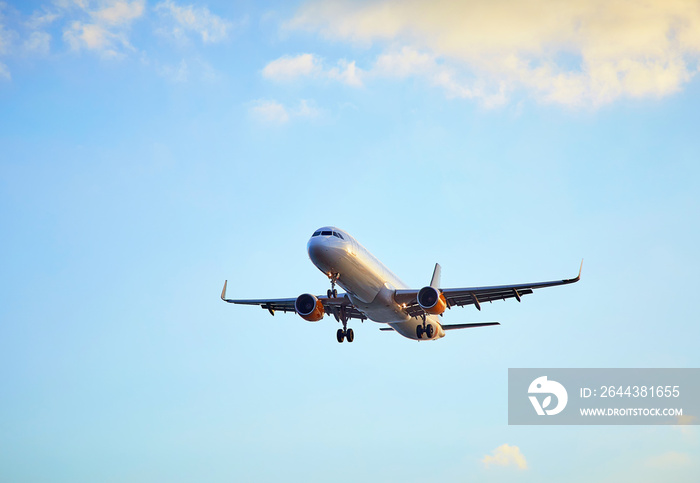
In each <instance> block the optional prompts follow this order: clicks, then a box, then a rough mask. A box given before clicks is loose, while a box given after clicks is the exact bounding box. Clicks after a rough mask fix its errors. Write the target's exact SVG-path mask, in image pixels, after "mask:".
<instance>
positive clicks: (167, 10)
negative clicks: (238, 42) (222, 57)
mask: <svg viewBox="0 0 700 483" xmlns="http://www.w3.org/2000/svg"><path fill="white" fill-rule="evenodd" d="M155 10H156V11H157V12H159V13H161V14H163V15H165V16H168V17H171V18H172V19H173V20H174V22H175V26H173V27H172V28H171V29H170V31H169V34H170V35H172V36H173V37H175V38H184V37H185V31H191V32H195V33H196V34H198V35H199V36H200V37H201V38H202V42H204V43H214V42H221V41H222V40H225V39H226V38H228V33H229V30H231V28H232V24H231V22H229V21H228V20H225V19H223V18H221V17H219V16H217V15H214V14H213V13H211V12H210V11H209V9H208V8H207V7H195V6H193V5H187V6H179V5H177V4H176V3H175V2H173V1H172V0H166V1H164V2H161V3H159V4H158V5H156V7H155Z"/></svg>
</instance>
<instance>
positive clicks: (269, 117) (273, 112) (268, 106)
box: [250, 100, 289, 124]
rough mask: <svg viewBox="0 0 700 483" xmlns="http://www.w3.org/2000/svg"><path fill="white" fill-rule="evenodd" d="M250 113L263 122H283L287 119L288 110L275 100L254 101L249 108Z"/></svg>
mask: <svg viewBox="0 0 700 483" xmlns="http://www.w3.org/2000/svg"><path fill="white" fill-rule="evenodd" d="M250 113H251V114H252V116H253V117H254V118H255V119H257V120H258V121H261V122H264V123H271V124H284V123H286V122H287V121H289V112H287V109H286V108H285V107H284V106H283V105H282V104H280V103H279V102H277V101H270V100H258V101H255V102H254V103H253V106H252V107H251V108H250Z"/></svg>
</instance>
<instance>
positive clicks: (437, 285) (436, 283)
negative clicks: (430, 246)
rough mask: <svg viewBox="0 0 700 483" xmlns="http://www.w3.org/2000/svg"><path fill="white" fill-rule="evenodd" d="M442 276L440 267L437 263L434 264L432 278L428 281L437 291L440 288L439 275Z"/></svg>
mask: <svg viewBox="0 0 700 483" xmlns="http://www.w3.org/2000/svg"><path fill="white" fill-rule="evenodd" d="M441 274H442V267H440V264H439V263H436V264H435V270H433V278H432V279H431V280H430V286H431V287H433V288H435V289H438V288H440V275H441Z"/></svg>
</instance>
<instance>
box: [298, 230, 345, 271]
mask: <svg viewBox="0 0 700 483" xmlns="http://www.w3.org/2000/svg"><path fill="white" fill-rule="evenodd" d="M335 245H336V244H335V243H334V240H327V239H324V238H322V237H314V238H312V239H311V240H309V244H308V246H307V251H308V253H309V258H310V259H311V261H312V262H313V263H314V265H316V266H317V267H318V268H319V269H320V270H322V271H324V272H328V271H330V270H332V269H334V268H335V267H334V265H335V264H337V262H338V258H339V255H341V253H340V252H342V248H341V247H339V246H335Z"/></svg>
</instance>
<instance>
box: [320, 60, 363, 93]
mask: <svg viewBox="0 0 700 483" xmlns="http://www.w3.org/2000/svg"><path fill="white" fill-rule="evenodd" d="M362 75H363V71H362V69H359V68H358V67H357V66H356V65H355V61H354V60H353V61H352V62H348V61H346V60H345V59H341V60H339V61H338V67H333V68H332V69H330V70H329V71H328V77H330V78H331V79H336V80H339V81H340V82H342V83H343V84H347V85H349V86H353V87H362V78H361V77H362Z"/></svg>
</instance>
